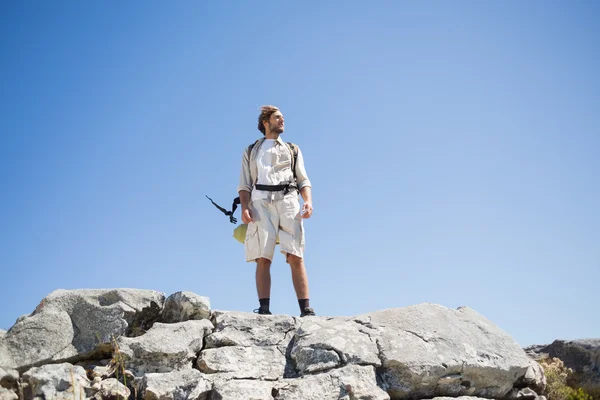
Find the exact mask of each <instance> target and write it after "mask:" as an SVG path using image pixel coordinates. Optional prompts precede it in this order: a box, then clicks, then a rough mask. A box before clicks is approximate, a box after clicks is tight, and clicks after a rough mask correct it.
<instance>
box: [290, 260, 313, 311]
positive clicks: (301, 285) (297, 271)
mask: <svg viewBox="0 0 600 400" xmlns="http://www.w3.org/2000/svg"><path fill="white" fill-rule="evenodd" d="M287 261H288V263H289V264H290V267H291V268H292V282H293V283H294V289H295V290H296V297H298V300H300V299H308V298H309V297H308V277H307V275H306V268H305V267H304V259H303V258H300V257H298V256H295V255H293V254H289V253H288V254H287Z"/></svg>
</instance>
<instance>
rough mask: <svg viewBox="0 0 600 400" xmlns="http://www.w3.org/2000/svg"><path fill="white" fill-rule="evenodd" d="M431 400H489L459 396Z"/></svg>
mask: <svg viewBox="0 0 600 400" xmlns="http://www.w3.org/2000/svg"><path fill="white" fill-rule="evenodd" d="M431 400H488V399H485V398H483V397H475V396H459V397H444V396H440V397H434V398H433V399H431Z"/></svg>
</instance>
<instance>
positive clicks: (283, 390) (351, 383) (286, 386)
mask: <svg viewBox="0 0 600 400" xmlns="http://www.w3.org/2000/svg"><path fill="white" fill-rule="evenodd" d="M274 393H275V395H274V399H276V400H339V399H344V398H345V399H348V400H350V399H353V400H354V399H361V400H389V399H390V396H389V395H388V394H387V393H386V392H384V391H383V390H382V389H381V388H380V387H378V386H377V380H376V375H375V368H374V367H372V366H359V365H348V366H345V367H343V368H339V369H334V370H331V371H330V372H329V373H327V374H325V373H321V374H316V375H305V376H303V377H301V378H296V379H284V380H281V381H279V382H277V383H276V384H275V386H274Z"/></svg>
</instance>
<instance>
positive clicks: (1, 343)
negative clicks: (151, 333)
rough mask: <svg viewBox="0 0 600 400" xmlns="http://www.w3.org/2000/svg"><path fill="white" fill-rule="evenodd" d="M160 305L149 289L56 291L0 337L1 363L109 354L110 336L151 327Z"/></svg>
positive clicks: (160, 300)
mask: <svg viewBox="0 0 600 400" xmlns="http://www.w3.org/2000/svg"><path fill="white" fill-rule="evenodd" d="M163 304H164V295H163V294H162V293H159V292H156V291H152V290H139V289H114V290H108V289H106V290H105V289H80V290H56V291H54V292H52V293H51V294H50V295H48V296H47V297H46V298H44V299H43V300H42V301H41V303H40V304H39V305H38V306H37V307H36V309H35V311H34V312H33V313H32V314H31V315H28V316H25V317H23V318H20V319H19V320H18V321H17V323H16V324H15V325H14V326H13V327H11V328H10V329H9V330H8V331H7V333H6V334H5V335H4V336H3V337H1V338H0V365H2V366H7V367H11V368H16V369H19V370H21V371H23V370H25V369H27V368H29V367H31V366H38V365H42V364H45V363H50V362H53V363H57V362H62V361H69V362H77V361H78V360H80V359H85V358H91V357H97V356H98V354H104V353H108V352H110V351H111V346H110V343H111V340H112V339H113V338H115V337H119V336H123V335H125V336H138V335H141V334H143V333H144V332H145V331H146V330H147V329H149V328H150V327H151V326H152V324H153V323H154V321H155V320H156V319H157V318H158V317H159V316H160V312H161V311H162V306H163Z"/></svg>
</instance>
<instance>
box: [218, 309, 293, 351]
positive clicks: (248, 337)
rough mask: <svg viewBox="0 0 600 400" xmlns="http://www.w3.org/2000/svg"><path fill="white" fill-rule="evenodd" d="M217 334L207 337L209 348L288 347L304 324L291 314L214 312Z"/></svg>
mask: <svg viewBox="0 0 600 400" xmlns="http://www.w3.org/2000/svg"><path fill="white" fill-rule="evenodd" d="M212 320H213V323H214V325H215V330H214V332H213V333H212V334H211V335H209V336H207V338H206V348H209V349H210V348H215V347H222V346H246V347H247V346H280V347H283V348H285V347H287V345H288V344H289V342H290V340H291V338H292V337H293V335H294V331H295V330H296V328H297V327H298V326H299V325H300V323H299V322H298V321H297V319H295V318H293V317H290V316H287V315H258V314H253V313H244V312H223V311H213V319H212Z"/></svg>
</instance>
